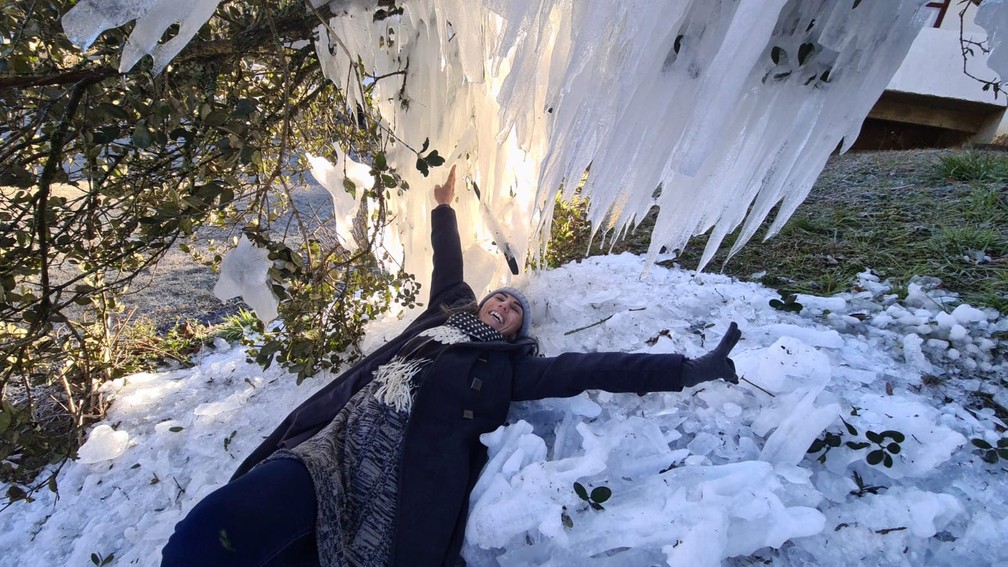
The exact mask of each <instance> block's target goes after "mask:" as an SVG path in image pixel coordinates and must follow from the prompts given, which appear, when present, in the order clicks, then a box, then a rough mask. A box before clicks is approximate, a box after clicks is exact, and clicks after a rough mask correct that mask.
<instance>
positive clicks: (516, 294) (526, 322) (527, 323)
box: [479, 287, 532, 337]
mask: <svg viewBox="0 0 1008 567" xmlns="http://www.w3.org/2000/svg"><path fill="white" fill-rule="evenodd" d="M496 293H506V294H508V295H510V296H511V297H513V298H515V299H517V300H518V303H520V304H521V308H522V324H521V329H518V336H519V337H527V336H528V332H529V327H531V326H532V306H531V305H529V302H528V298H527V297H525V294H524V293H522V292H520V291H518V290H517V289H515V288H513V287H502V288H500V289H495V290H493V291H491V292H490V293H488V294H486V297H484V298H483V299H482V300H481V301H480V302H479V306H480V307H483V304H484V303H486V302H487V300H488V299H490V298H491V297H493V295H494V294H496Z"/></svg>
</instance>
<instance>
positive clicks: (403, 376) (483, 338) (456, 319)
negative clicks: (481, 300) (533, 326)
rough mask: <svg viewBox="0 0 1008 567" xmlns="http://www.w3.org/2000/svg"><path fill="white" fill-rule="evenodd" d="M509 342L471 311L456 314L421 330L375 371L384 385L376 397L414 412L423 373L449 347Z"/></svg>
mask: <svg viewBox="0 0 1008 567" xmlns="http://www.w3.org/2000/svg"><path fill="white" fill-rule="evenodd" d="M506 340H507V339H505V338H504V335H501V334H500V333H499V332H498V331H497V330H496V329H494V328H493V327H491V326H490V325H487V324H486V323H484V322H483V321H480V320H479V318H478V317H476V315H474V314H472V313H469V312H460V313H453V314H452V315H451V316H449V317H448V320H447V321H446V322H445V324H444V325H440V326H438V327H433V328H430V329H427V330H425V331H421V332H420V333H419V334H418V335H417V336H415V337H413V338H412V339H410V340H409V341H408V342H407V343H406V344H405V345H403V347H402V349H400V350H399V354H397V355H396V356H394V357H393V358H392V359H391V360H389V361H388V362H386V363H385V364H383V365H381V366H379V367H378V368H377V369H376V370H375V380H376V381H378V382H379V383H380V384H381V386H379V387H378V389H377V390H376V391H375V393H374V395H375V398H377V399H378V401H380V402H381V403H383V404H385V405H386V406H389V407H392V408H395V409H396V410H397V411H402V412H406V413H409V412H410V411H411V410H412V409H413V397H414V396H415V395H416V391H417V388H419V386H420V384H419V383H418V380H417V379H418V378H420V379H422V378H423V375H422V374H421V372H420V371H421V370H423V369H424V368H426V367H427V366H428V365H429V364H430V363H431V362H433V361H434V360H435V359H436V358H437V357H438V356H439V355H440V354H441V353H442V352H444V351H445V350H446V349H447V348H448V347H449V346H451V345H453V344H458V343H462V342H490V341H501V342H504V341H506Z"/></svg>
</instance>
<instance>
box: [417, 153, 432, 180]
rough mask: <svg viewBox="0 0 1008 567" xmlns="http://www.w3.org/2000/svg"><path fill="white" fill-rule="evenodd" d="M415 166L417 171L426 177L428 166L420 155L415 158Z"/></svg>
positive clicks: (428, 172)
mask: <svg viewBox="0 0 1008 567" xmlns="http://www.w3.org/2000/svg"><path fill="white" fill-rule="evenodd" d="M416 168H417V171H419V172H420V173H422V174H423V176H424V177H427V176H428V175H429V174H430V166H428V165H427V162H426V161H425V160H424V158H422V157H418V158H417V160H416Z"/></svg>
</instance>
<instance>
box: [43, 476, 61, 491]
mask: <svg viewBox="0 0 1008 567" xmlns="http://www.w3.org/2000/svg"><path fill="white" fill-rule="evenodd" d="M46 485H47V486H48V487H49V492H52V493H54V494H59V487H58V486H57V485H56V475H52V476H51V477H49V482H47V483H46Z"/></svg>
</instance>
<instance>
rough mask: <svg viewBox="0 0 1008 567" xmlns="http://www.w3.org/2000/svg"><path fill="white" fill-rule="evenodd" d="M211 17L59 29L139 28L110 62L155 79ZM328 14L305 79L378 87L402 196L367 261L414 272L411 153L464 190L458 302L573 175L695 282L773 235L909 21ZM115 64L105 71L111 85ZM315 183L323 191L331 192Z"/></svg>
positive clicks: (145, 17)
mask: <svg viewBox="0 0 1008 567" xmlns="http://www.w3.org/2000/svg"><path fill="white" fill-rule="evenodd" d="M216 2H217V0H191V1H190V2H188V4H187V6H189V5H191V6H190V8H191V10H190V11H188V12H187V13H186V14H185V15H184V17H183V15H180V14H178V13H176V12H177V10H175V11H174V12H172V11H170V10H168V9H167V8H165V7H166V6H174V5H175V4H174V0H106V1H104V2H100V1H99V0H82V1H81V2H79V3H78V4H77V6H76V7H75V8H74V9H73V10H71V12H70V13H68V14H67V16H66V18H65V19H64V21H65V24H66V25H67V30H68V34H69V35H70V37H71V38H72V39H74V40H75V41H78V42H80V43H82V44H87V43H88V42H89V41H91V40H93V39H94V38H95V37H97V35H98V33H100V32H101V30H103V29H106V28H108V27H111V26H114V25H120V24H121V23H122V21H123V18H129V17H137V18H140V20H139V22H141V23H143V24H144V25H143V26H141V25H139V24H138V25H137V27H136V30H135V31H134V32H133V35H132V36H131V39H130V45H131V46H139V47H140V48H142V49H146V50H147V51H148V52H151V53H152V54H153V55H154V57H155V59H157V60H158V65H157V66H158V67H162V66H163V64H164V62H163V61H161V60H160V59H159V58H160V57H161V56H162V52H161V51H159V49H162V47H161V46H158V45H157V38H158V37H159V35H160V33H161V30H163V29H164V28H166V27H167V26H169V25H170V24H172V23H173V22H175V21H181V22H182V23H183V29H184V30H191V29H192V28H191V24H192V23H193V21H194V19H195V20H199V19H201V18H202V19H205V14H206V13H207V11H208V9H209V8H211V7H213V6H215V5H216ZM312 2H313V4H315V5H316V6H321V5H322V4H326V2H325V1H324V0H312ZM329 4H330V7H331V8H332V9H333V11H334V12H335V13H338V15H337V16H336V17H333V18H331V19H330V20H329V21H328V22H325V23H324V25H319V26H318V34H319V41H318V54H319V57H320V60H321V63H322V66H323V69H324V71H325V73H326V75H327V77H328V78H329V79H331V80H332V81H333V82H335V83H336V84H338V85H340V86H341V87H342V88H343V89H344V90H345V92H346V93H347V95H348V102H349V104H354V102H355V97H358V96H360V91H361V86H362V85H361V80H360V79H359V77H360V76H361V75H360V73H359V72H358V71H361V72H364V73H367V74H370V75H371V76H375V77H384V78H381V79H379V80H378V81H377V84H376V85H375V89H376V90H375V92H376V94H377V96H376V97H375V98H376V100H378V104H379V107H380V111H381V116H382V119H383V123H384V125H385V126H386V127H387V131H388V132H389V133H390V134H389V137H390V140H391V145H392V147H391V148H390V149H389V151H388V157H389V163H390V164H391V165H393V166H395V167H397V168H398V170H399V172H400V173H401V174H402V175H403V178H404V179H405V180H406V181H408V182H409V185H410V186H411V187H412V189H411V190H409V191H406V192H404V193H403V194H402V195H401V196H397V197H395V198H394V199H393V201H394V202H393V203H391V207H392V209H393V212H394V214H395V217H396V219H397V223H396V225H394V226H393V227H391V229H390V230H389V231H388V234H387V235H386V236H387V239H386V246H387V247H389V249H390V250H392V252H393V256H395V257H400V256H402V257H405V259H406V268H407V270H409V271H410V272H412V273H414V274H417V275H418V276H420V277H423V274H425V273H428V270H429V261H430V260H429V258H430V255H429V253H428V251H427V247H428V238H427V234H428V222H429V221H428V214H427V211H428V210H429V208H430V207H431V205H432V204H433V202H432V198H431V195H430V191H429V188H430V187H431V186H433V184H434V183H435V182H437V181H440V178H442V177H443V176H444V174H445V172H446V168H442V169H435V170H434V171H433V172H432V173H431V177H432V178H428V179H425V178H423V177H422V176H421V175H420V174H419V173H418V172H417V171H416V169H415V168H414V167H413V163H414V162H415V160H416V157H417V154H416V151H417V150H419V149H420V148H421V147H423V143H424V140H425V139H429V140H430V148H434V149H438V150H439V151H440V153H441V155H444V156H448V165H451V164H457V165H458V167H459V174H460V175H459V179H465V183H466V188H467V189H469V190H461V191H460V198H459V203H458V204H457V206H456V208H457V209H458V210H459V213H460V222H461V226H462V229H463V245H464V247H465V249H466V267H467V274H466V277H467V279H468V281H470V283H471V284H472V285H473V287H474V288H476V289H477V291H478V290H480V289H486V288H487V287H489V286H495V285H498V284H500V283H502V282H503V281H504V280H507V279H509V278H510V274H509V271H508V268H507V265H506V262H505V261H504V257H503V256H502V255H500V254H498V250H499V249H503V248H506V249H507V252H508V253H509V254H511V255H513V256H514V257H516V258H517V263H518V265H524V262H525V260H526V259H528V257H529V255H530V252H531V254H532V255H533V256H534V255H535V253H536V252H537V251H538V250H540V245H541V243H542V237H543V236H544V235H548V229H549V225H550V219H551V214H552V208H553V203H554V197H555V195H556V194H557V192H558V191H560V190H561V188H562V190H563V191H564V192H565V193H566V194H568V195H569V194H570V193H571V192H572V191H573V190H574V188H575V186H576V184H577V182H578V181H579V180H580V179H581V178H582V175H583V172H584V171H585V170H586V169H588V168H589V166H590V175H589V176H588V180H587V184H586V185H585V187H584V190H583V191H584V194H585V195H586V196H588V197H589V198H590V199H591V209H590V218H591V220H592V222H593V223H594V226H595V227H596V230H599V229H608V228H615V229H616V230H617V233H619V232H621V231H624V230H626V229H628V228H629V227H632V226H633V225H635V224H636V223H637V222H639V221H640V220H641V218H642V217H643V216H644V215H645V214H646V213H647V211H648V210H649V209H650V208H651V207H652V206H654V205H657V206H658V207H659V215H658V219H657V222H656V224H655V229H654V234H653V238H652V245H651V250H650V258H651V259H653V258H654V257H655V255H656V254H657V253H658V252H659V251H660V249H661V248H662V247H665V248H667V249H669V250H676V249H681V248H683V247H684V246H685V245H686V242H687V240H688V239H689V237H690V236H692V235H695V234H700V233H703V232H706V231H708V230H712V232H711V234H712V237H711V238H710V240H709V243H708V245H707V249H706V250H705V253H704V256H703V263H704V264H706V263H707V262H708V261H709V260H710V258H711V256H712V255H713V253H714V251H715V250H716V249H717V248H718V247H719V246H720V244H721V242H722V239H723V238H724V237H725V235H727V234H728V233H729V232H731V231H732V230H734V229H735V228H737V227H739V226H740V225H742V237H741V238H740V239H738V241H737V243H736V244H735V248H738V247H740V246H742V245H743V244H744V243H745V242H746V241H747V240H748V239H749V238H751V236H752V235H753V234H754V232H755V231H756V229H757V227H758V225H760V224H761V223H762V222H763V221H764V220H765V219H766V217H767V216H768V214H769V213H770V212H771V210H772V209H773V208H774V207H775V206H776V205H777V204H780V210H779V213H777V216H776V218H775V220H774V224H773V225H772V227H771V234H772V233H775V232H776V231H777V230H779V229H780V228H781V226H782V224H783V222H784V221H785V220H786V219H787V218H788V217H789V216H790V214H791V213H792V212H793V211H794V209H795V208H796V207H797V206H798V204H799V203H800V202H801V201H802V200H803V199H804V198H805V196H806V195H807V194H808V191H809V189H810V188H811V186H812V183H813V182H814V181H815V179H816V177H817V175H818V174H819V172H820V171H821V169H822V167H823V166H824V164H825V162H826V159H827V157H828V156H829V155H830V153H831V152H833V151H834V150H836V149H837V148H838V147H839V148H841V149H846V148H847V147H849V145H850V144H851V143H852V142H853V141H854V139H855V138H856V136H857V134H858V130H859V128H860V124H861V121H862V120H863V118H864V116H865V115H866V114H867V113H868V111H869V110H870V108H871V106H872V104H873V103H874V101H875V100H876V99H877V97H878V95H879V94H880V93H881V92H882V90H883V89H884V87H885V85H886V84H887V83H888V81H889V79H890V77H891V76H892V75H893V73H894V72H895V71H896V69H897V67H898V66H899V64H900V62H901V61H902V60H903V58H904V56H905V54H906V52H907V50H908V49H909V47H910V44H911V42H912V40H913V39H914V37H915V36H916V34H917V32H918V31H919V29H920V27H921V25H922V24H923V21H924V11H923V10H922V8H923V6H924V5H925V2H924V0H893V1H886V2H859V1H855V0H845V1H833V0H767V1H765V2H738V1H728V0H721V1H713V0H666V1H664V2H650V3H628V2H597V3H591V4H590V5H589V4H587V3H584V2H577V1H572V0H540V1H539V2H504V1H500V0H484V2H482V3H479V4H475V3H472V2H466V1H463V0H409V1H404V2H402V7H403V12H402V14H401V15H398V16H393V17H390V18H386V19H383V20H378V21H376V20H375V18H374V17H373V12H374V6H373V5H371V4H370V3H367V2H347V1H345V0H333V1H332V2H329ZM169 12H171V13H170V14H169ZM108 13H115V14H122V15H123V16H122V17H119V18H109V17H106V16H105V15H104V14H108ZM159 18H161V19H160V20H159ZM153 21H157V23H158V24H159V25H156V26H154V25H151V23H152V22H153ZM159 28H160V29H159ZM182 35H183V34H182V33H180V36H179V37H181V36H182ZM176 39H177V38H176ZM173 41H174V40H173ZM163 47H167V46H163ZM173 47H174V46H173ZM134 61H135V53H133V52H132V51H131V52H130V53H124V55H123V66H124V67H128V66H129V65H131V64H132V63H133V62H134ZM357 61H360V62H362V63H363V69H357V70H355V68H354V65H356V62H357ZM342 159H343V158H341V160H342ZM313 161H314V162H315V167H316V168H317V169H318V168H321V169H327V168H326V167H325V165H324V164H321V163H319V161H318V159H315V160H313ZM330 171H331V170H330ZM335 177H338V176H331V175H329V176H327V178H332V179H329V181H328V182H326V185H327V186H330V185H334V187H329V188H330V190H333V189H335V190H337V191H339V190H341V189H340V184H338V183H337V182H339V181H341V180H339V179H336V178H335ZM474 186H476V187H478V188H479V190H480V193H479V195H480V196H481V197H480V198H479V199H478V198H477V197H476V192H475V191H472V190H471V189H472V188H473V187H474ZM345 214H346V211H337V216H342V215H345Z"/></svg>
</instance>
